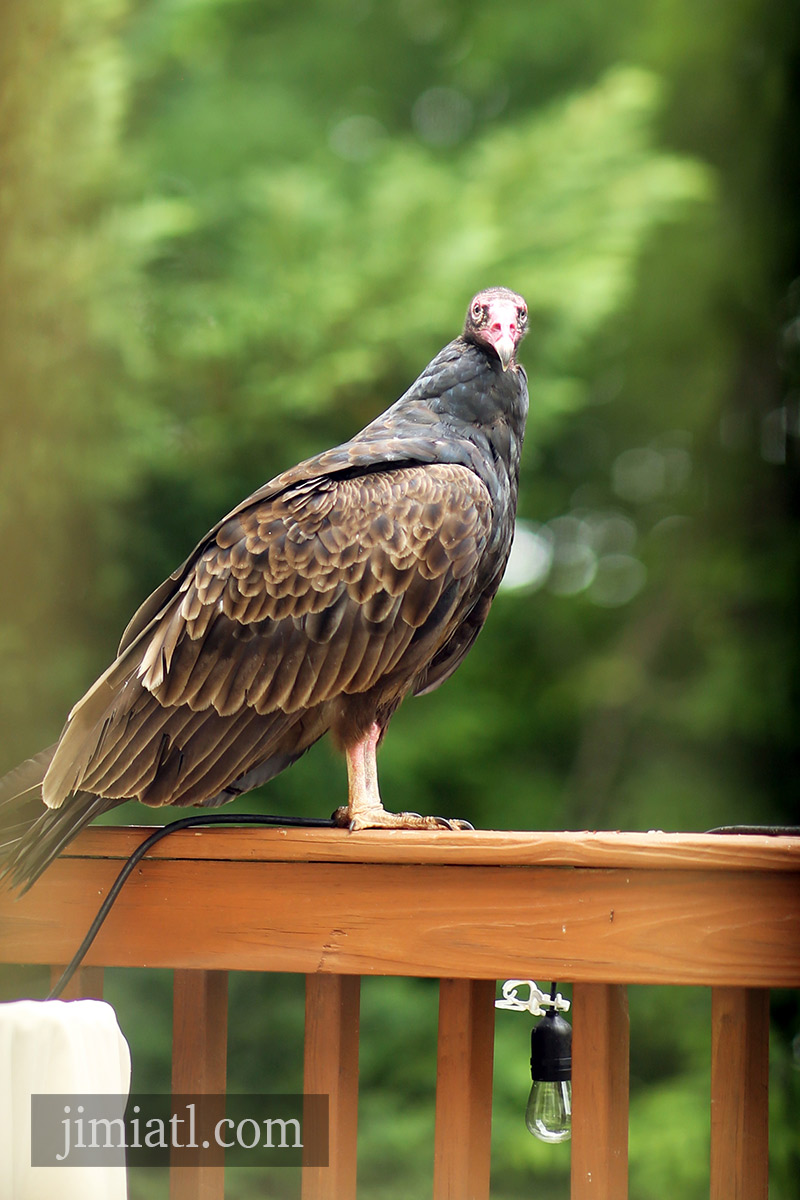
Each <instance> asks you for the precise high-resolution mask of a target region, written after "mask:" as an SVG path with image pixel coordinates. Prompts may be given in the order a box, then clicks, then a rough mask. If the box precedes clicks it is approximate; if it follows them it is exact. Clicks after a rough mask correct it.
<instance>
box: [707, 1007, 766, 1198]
mask: <svg viewBox="0 0 800 1200" xmlns="http://www.w3.org/2000/svg"><path fill="white" fill-rule="evenodd" d="M768 1076H769V991H768V990H767V989H766V988H740V987H715V988H712V989H711V1200H767V1188H768V1176H769V1160H768V1140H769V1127H768V1116H769V1110H768V1099H769V1078H768Z"/></svg>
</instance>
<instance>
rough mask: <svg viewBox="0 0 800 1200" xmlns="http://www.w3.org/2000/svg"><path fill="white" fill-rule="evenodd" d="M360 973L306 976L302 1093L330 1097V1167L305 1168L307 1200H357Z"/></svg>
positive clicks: (304, 1181) (306, 1166) (304, 1188)
mask: <svg viewBox="0 0 800 1200" xmlns="http://www.w3.org/2000/svg"><path fill="white" fill-rule="evenodd" d="M360 1001H361V978H360V976H358V975H322V974H318V975H317V974H315V975H306V1031H305V1063H304V1070H303V1091H304V1092H305V1093H306V1094H307V1095H327V1097H328V1165H327V1166H326V1167H319V1166H311V1165H304V1167H303V1186H302V1197H303V1200H355V1195H356V1165H357V1159H356V1152H357V1134H358V1023H359V1009H360Z"/></svg>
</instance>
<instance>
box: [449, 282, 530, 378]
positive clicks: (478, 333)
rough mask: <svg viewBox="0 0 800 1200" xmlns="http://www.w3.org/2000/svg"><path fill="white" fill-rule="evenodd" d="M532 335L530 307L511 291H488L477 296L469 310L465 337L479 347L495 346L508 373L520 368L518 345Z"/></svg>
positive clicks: (471, 302) (494, 289) (500, 289)
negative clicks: (515, 367) (528, 333)
mask: <svg viewBox="0 0 800 1200" xmlns="http://www.w3.org/2000/svg"><path fill="white" fill-rule="evenodd" d="M527 332H528V306H527V304H526V303H525V301H524V300H523V299H522V296H518V295H517V293H516V292H511V291H509V290H508V288H503V287H493V288H485V289H484V291H482V292H478V294H477V296H473V298H472V300H471V301H470V305H469V308H468V309H467V319H466V322H465V323H464V337H465V338H466V339H467V341H470V342H475V343H476V344H477V345H479V346H491V348H492V349H493V350H494V352H495V354H496V355H497V357H498V358H499V359H500V363H501V365H502V368H503V370H504V371H507V370H508V369H509V367H514V366H516V355H517V346H518V345H519V343H520V342H521V341H522V339H523V338H524V337H525V334H526V333H527Z"/></svg>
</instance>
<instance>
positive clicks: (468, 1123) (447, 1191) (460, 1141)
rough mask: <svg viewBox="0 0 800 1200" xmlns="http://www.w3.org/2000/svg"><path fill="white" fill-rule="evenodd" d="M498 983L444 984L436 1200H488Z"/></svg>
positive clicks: (466, 981) (460, 981) (453, 981)
mask: <svg viewBox="0 0 800 1200" xmlns="http://www.w3.org/2000/svg"><path fill="white" fill-rule="evenodd" d="M494 994H495V981H494V980H493V979H442V980H440V981H439V1049H438V1064H437V1073H436V1139H435V1150H434V1168H433V1196H434V1200H488V1196H489V1170H490V1153H491V1133H492V1065H493V1060H494Z"/></svg>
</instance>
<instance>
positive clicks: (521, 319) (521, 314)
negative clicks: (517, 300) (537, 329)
mask: <svg viewBox="0 0 800 1200" xmlns="http://www.w3.org/2000/svg"><path fill="white" fill-rule="evenodd" d="M527 319H528V310H527V308H518V309H517V324H518V325H524V324H525V322H526V321H527Z"/></svg>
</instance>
